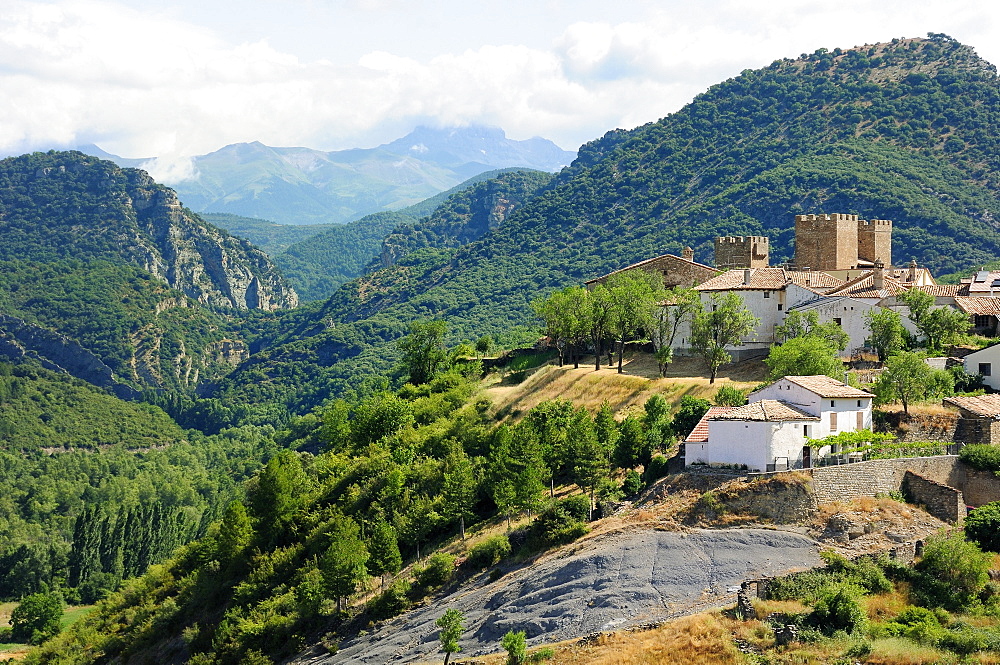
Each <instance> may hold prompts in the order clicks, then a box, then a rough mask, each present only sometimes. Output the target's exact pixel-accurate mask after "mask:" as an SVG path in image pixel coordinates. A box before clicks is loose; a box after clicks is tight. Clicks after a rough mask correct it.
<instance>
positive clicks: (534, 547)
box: [525, 505, 590, 551]
mask: <svg viewBox="0 0 1000 665" xmlns="http://www.w3.org/2000/svg"><path fill="white" fill-rule="evenodd" d="M589 531H590V529H588V528H587V525H586V524H584V523H583V522H581V521H580V520H578V519H575V518H574V517H573V516H572V515H570V514H569V513H567V512H566V510H565V509H564V508H563V507H562V506H561V505H556V506H553V507H552V508H549V509H548V510H546V511H544V512H543V513H542V514H541V515H539V516H538V517H536V518H535V521H534V522H532V523H531V529H530V531H529V534H528V541H527V543H526V545H525V548H526V549H527V550H528V551H538V550H543V549H547V548H549V547H553V546H555V545H564V544H566V543H571V542H573V541H574V540H576V539H577V538H580V537H581V536H584V535H586V534H587V533H588V532H589Z"/></svg>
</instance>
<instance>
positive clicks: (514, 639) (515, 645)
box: [500, 630, 528, 665]
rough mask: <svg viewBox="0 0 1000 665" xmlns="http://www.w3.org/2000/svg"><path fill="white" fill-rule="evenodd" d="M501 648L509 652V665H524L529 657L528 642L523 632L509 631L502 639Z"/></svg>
mask: <svg viewBox="0 0 1000 665" xmlns="http://www.w3.org/2000/svg"><path fill="white" fill-rule="evenodd" d="M500 646H502V647H503V648H504V650H506V651H507V665H522V663H524V661H525V660H526V659H527V657H528V653H527V651H528V641H527V640H526V639H525V635H524V631H523V630H519V631H517V632H514V631H513V630H508V631H507V633H506V634H505V635H504V636H503V637H502V638H500Z"/></svg>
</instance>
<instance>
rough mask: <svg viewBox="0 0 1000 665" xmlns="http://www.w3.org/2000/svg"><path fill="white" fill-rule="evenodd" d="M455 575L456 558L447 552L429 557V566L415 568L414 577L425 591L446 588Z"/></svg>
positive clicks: (436, 553)
mask: <svg viewBox="0 0 1000 665" xmlns="http://www.w3.org/2000/svg"><path fill="white" fill-rule="evenodd" d="M454 575H455V557H453V556H452V555H451V554H446V553H445V552H435V553H434V554H432V555H430V556H429V557H427V564H426V565H425V566H421V567H419V568H416V567H415V568H414V570H413V577H414V579H415V580H416V583H417V586H418V587H420V588H421V589H423V590H431V589H437V588H439V587H442V586H444V585H445V584H447V583H448V582H449V581H451V578H452V577H453V576H454Z"/></svg>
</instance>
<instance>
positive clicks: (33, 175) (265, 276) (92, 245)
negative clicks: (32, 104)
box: [0, 152, 298, 310]
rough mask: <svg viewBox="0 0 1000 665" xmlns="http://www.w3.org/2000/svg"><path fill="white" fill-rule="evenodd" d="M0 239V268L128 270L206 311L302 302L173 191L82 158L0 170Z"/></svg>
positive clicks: (53, 158) (257, 254) (10, 164)
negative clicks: (5, 264) (72, 262)
mask: <svg viewBox="0 0 1000 665" xmlns="http://www.w3.org/2000/svg"><path fill="white" fill-rule="evenodd" d="M0 238H2V239H3V242H2V243H0V260H12V259H17V260H28V261H36V262H41V261H56V260H60V259H67V258H73V259H81V260H95V259H97V260H105V261H112V262H116V263H126V264H131V265H135V266H139V267H141V268H142V269H144V270H146V271H148V272H149V273H151V274H153V275H154V276H156V277H159V278H160V279H163V280H164V281H165V282H166V283H167V284H169V285H170V286H172V287H174V288H175V289H178V290H180V291H183V292H184V293H185V294H187V295H188V296H190V297H191V298H194V299H195V300H197V301H199V302H201V303H204V304H206V305H212V306H222V307H234V308H244V309H262V310H273V309H280V308H283V307H294V306H295V304H296V303H297V302H298V300H297V297H296V295H295V292H294V291H292V289H291V288H289V287H288V286H287V284H286V283H285V281H284V279H283V278H282V277H281V275H280V274H279V273H278V272H277V270H275V269H274V266H273V265H272V264H271V262H270V261H269V260H268V258H267V255H265V254H264V253H263V252H261V251H260V250H258V249H256V248H255V247H253V246H252V245H251V244H250V243H248V242H246V241H245V240H242V239H240V238H236V237H233V236H231V235H229V234H228V233H226V232H224V231H222V230H221V229H218V228H215V227H213V226H211V225H209V224H206V223H205V222H204V221H202V220H201V219H199V218H198V217H196V216H194V215H192V214H191V213H190V212H189V211H187V210H185V209H183V208H182V207H181V205H180V202H179V201H178V200H177V195H176V193H174V192H173V190H171V189H168V188H167V187H164V186H162V185H158V184H156V183H155V182H154V181H153V179H152V178H150V177H149V175H148V174H147V173H146V172H144V171H140V170H138V169H129V168H126V169H122V168H119V167H118V166H116V165H115V164H114V163H112V162H108V161H103V160H100V159H96V158H93V157H88V156H86V155H84V154H83V153H79V152H48V153H33V154H30V155H22V156H20V157H10V158H8V159H5V160H3V161H0Z"/></svg>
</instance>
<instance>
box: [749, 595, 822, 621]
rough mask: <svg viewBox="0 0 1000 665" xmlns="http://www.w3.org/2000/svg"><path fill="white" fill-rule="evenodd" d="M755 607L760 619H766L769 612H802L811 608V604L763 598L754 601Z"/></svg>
mask: <svg viewBox="0 0 1000 665" xmlns="http://www.w3.org/2000/svg"><path fill="white" fill-rule="evenodd" d="M753 609H754V612H755V613H756V615H757V618H758V619H760V620H763V619H766V618H767V617H768V615H769V614H773V613H774V612H780V613H782V614H802V613H804V612H808V611H809V610H810V608H809V606H808V605H806V604H804V603H800V602H799V601H797V600H761V599H757V600H754V601H753Z"/></svg>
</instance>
